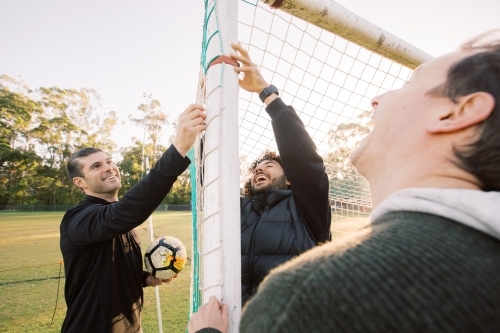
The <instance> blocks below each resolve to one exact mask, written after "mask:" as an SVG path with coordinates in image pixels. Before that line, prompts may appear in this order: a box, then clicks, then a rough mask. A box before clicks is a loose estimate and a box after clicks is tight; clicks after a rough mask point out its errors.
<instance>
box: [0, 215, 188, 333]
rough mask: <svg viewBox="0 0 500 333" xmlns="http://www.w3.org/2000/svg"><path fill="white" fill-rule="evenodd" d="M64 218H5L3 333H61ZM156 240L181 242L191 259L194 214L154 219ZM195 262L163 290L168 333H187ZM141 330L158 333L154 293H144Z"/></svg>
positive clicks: (0, 266)
mask: <svg viewBox="0 0 500 333" xmlns="http://www.w3.org/2000/svg"><path fill="white" fill-rule="evenodd" d="M63 214H64V213H63V212H47V213H45V212H36V213H24V212H23V213H20V212H1V213H0V234H2V236H3V237H2V238H0V251H1V253H2V259H1V260H0V294H1V295H2V297H1V298H0V332H9V333H10V332H12V333H17V332H19V333H21V332H23V333H25V332H37V333H38V332H40V333H46V332H60V331H61V325H62V322H63V320H64V316H65V313H66V304H65V301H64V281H65V280H64V270H62V272H61V279H60V285H59V297H58V302H57V308H56V311H55V316H54V321H53V324H52V325H51V320H52V315H53V313H54V308H55V305H56V297H57V296H56V295H57V291H58V282H59V278H58V277H59V269H60V268H63V267H61V265H60V263H59V260H60V259H61V258H62V255H61V252H60V249H59V224H60V222H61V219H62V216H63ZM153 226H154V233H155V236H157V237H159V236H164V235H170V236H174V237H176V238H179V239H180V240H181V241H182V242H183V243H184V245H185V246H186V248H187V250H188V257H189V258H190V257H191V213H190V212H170V211H167V212H157V213H155V214H153ZM148 230H149V223H148V222H146V223H143V224H142V225H141V226H139V227H138V228H137V229H136V232H137V233H138V235H139V237H140V239H141V247H142V249H143V252H144V251H145V250H146V248H147V246H148V245H149V243H150V241H149V234H148ZM190 270H191V265H190V262H189V261H188V263H187V264H186V266H185V268H184V270H183V271H182V272H181V273H180V274H179V277H177V278H176V279H175V280H174V281H173V282H172V283H170V284H165V285H162V286H160V299H161V310H162V311H161V314H162V321H163V331H164V332H165V333H168V332H184V331H185V329H186V325H187V318H188V310H189V295H190ZM142 325H143V329H144V332H145V333H148V332H158V321H157V314H156V299H155V290H154V288H145V289H144V310H143V316H142Z"/></svg>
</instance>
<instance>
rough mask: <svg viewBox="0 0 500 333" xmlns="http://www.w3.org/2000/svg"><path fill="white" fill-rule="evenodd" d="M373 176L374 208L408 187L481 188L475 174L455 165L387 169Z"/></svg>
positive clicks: (371, 188)
mask: <svg viewBox="0 0 500 333" xmlns="http://www.w3.org/2000/svg"><path fill="white" fill-rule="evenodd" d="M405 170H406V171H405ZM373 178H374V179H373V180H371V179H370V181H369V182H370V191H371V196H372V208H375V207H377V206H378V205H379V204H380V203H381V202H382V201H383V200H384V199H386V198H387V197H388V196H390V195H391V194H393V193H395V192H397V191H400V190H403V189H407V188H459V189H470V190H480V189H481V187H480V185H479V182H478V181H477V179H476V178H475V177H474V176H472V175H471V174H469V173H467V172H465V171H463V170H461V169H459V168H457V167H455V166H449V167H446V168H443V169H438V168H427V169H422V168H420V169H419V168H418V167H417V168H414V169H413V170H412V169H410V168H406V169H405V168H398V169H392V170H387V172H384V174H383V175H380V176H378V177H373Z"/></svg>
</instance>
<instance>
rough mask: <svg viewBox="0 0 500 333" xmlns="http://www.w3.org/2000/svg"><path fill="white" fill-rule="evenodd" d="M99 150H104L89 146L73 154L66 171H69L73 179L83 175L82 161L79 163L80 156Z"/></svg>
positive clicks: (69, 175)
mask: <svg viewBox="0 0 500 333" xmlns="http://www.w3.org/2000/svg"><path fill="white" fill-rule="evenodd" d="M99 152H102V150H101V149H99V148H92V147H89V148H82V149H80V150H78V151H77V152H76V153H74V154H73V155H71V157H70V158H69V161H68V164H66V172H67V173H68V177H69V179H71V180H73V178H75V177H83V173H82V167H81V165H80V163H78V159H79V158H81V157H85V156H89V155H92V154H95V153H99Z"/></svg>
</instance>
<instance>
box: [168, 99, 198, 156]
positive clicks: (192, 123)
mask: <svg viewBox="0 0 500 333" xmlns="http://www.w3.org/2000/svg"><path fill="white" fill-rule="evenodd" d="M204 111H205V108H204V107H203V105H200V104H191V105H190V106H188V107H187V109H186V110H184V112H182V113H181V114H180V115H179V118H178V123H177V132H176V133H175V139H174V143H173V145H174V147H175V149H177V151H178V152H179V154H181V155H182V156H183V157H185V156H186V154H187V152H188V150H189V149H190V148H191V146H192V145H193V143H194V140H196V136H197V135H198V133H199V132H201V131H203V130H204V129H205V118H206V115H205V112H204Z"/></svg>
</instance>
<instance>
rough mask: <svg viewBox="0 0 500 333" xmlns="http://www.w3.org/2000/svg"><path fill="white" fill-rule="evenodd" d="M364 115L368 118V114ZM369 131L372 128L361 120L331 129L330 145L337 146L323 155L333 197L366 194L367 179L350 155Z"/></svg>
mask: <svg viewBox="0 0 500 333" xmlns="http://www.w3.org/2000/svg"><path fill="white" fill-rule="evenodd" d="M362 117H363V118H366V114H363V115H362ZM369 132H370V129H369V128H368V127H367V126H364V125H361V122H360V123H358V122H355V123H354V122H352V123H346V124H345V123H343V124H339V125H338V126H336V127H335V128H332V129H331V130H330V131H329V133H328V134H329V136H330V138H329V143H330V146H333V147H335V148H334V150H333V151H332V152H329V153H328V154H326V155H325V156H323V160H324V162H325V168H326V171H327V174H328V178H329V180H330V195H331V196H332V197H337V198H338V197H340V198H346V197H355V196H364V194H363V192H365V191H366V190H367V189H368V184H367V182H366V180H365V179H364V178H363V177H362V176H361V175H360V174H359V173H358V172H357V171H356V169H355V168H354V166H353V165H352V164H351V162H350V159H349V156H350V154H351V152H352V151H353V150H354V149H355V148H356V147H357V146H358V145H359V142H360V141H361V139H362V138H363V137H365V136H366V135H367V134H368V133H369Z"/></svg>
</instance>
